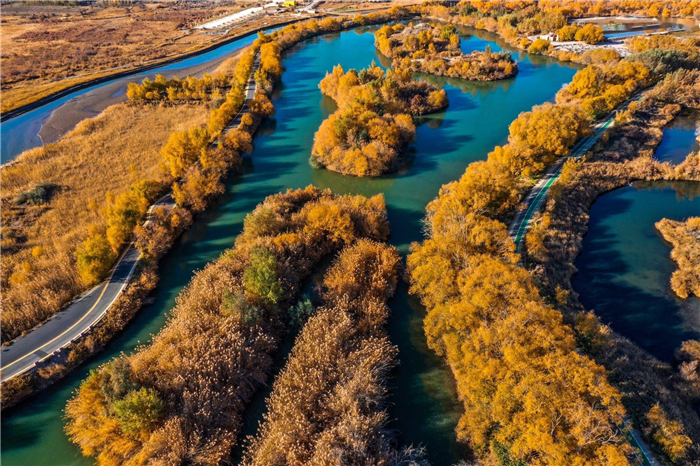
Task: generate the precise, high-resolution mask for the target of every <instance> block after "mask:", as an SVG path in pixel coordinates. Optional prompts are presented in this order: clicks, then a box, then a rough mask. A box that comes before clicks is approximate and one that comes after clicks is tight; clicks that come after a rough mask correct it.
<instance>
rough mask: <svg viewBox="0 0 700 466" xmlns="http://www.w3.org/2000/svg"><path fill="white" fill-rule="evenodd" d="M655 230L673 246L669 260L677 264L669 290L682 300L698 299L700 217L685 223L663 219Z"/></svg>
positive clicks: (699, 295)
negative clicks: (692, 296) (695, 297)
mask: <svg viewBox="0 0 700 466" xmlns="http://www.w3.org/2000/svg"><path fill="white" fill-rule="evenodd" d="M656 229H657V230H659V232H661V235H662V236H663V238H664V239H665V240H666V241H668V242H669V243H670V244H671V245H672V246H673V250H672V251H671V258H672V259H673V260H674V261H675V262H676V263H677V264H678V270H676V271H675V272H673V275H672V276H671V288H673V291H675V292H676V294H677V295H678V296H680V297H681V298H683V299H686V298H688V297H689V296H691V295H695V296H698V297H700V217H692V218H689V219H688V220H686V221H685V222H678V221H675V220H669V219H667V218H665V219H663V220H661V221H659V222H657V223H656Z"/></svg>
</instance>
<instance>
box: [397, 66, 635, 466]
mask: <svg viewBox="0 0 700 466" xmlns="http://www.w3.org/2000/svg"><path fill="white" fill-rule="evenodd" d="M579 73H583V71H580V72H579ZM590 118H591V115H590V114H589V113H587V112H586V111H585V110H584V109H582V108H581V107H580V106H579V105H573V104H562V103H557V104H544V105H541V106H537V107H534V108H533V110H532V111H531V112H525V113H522V114H520V115H519V116H518V118H517V119H516V120H515V121H514V122H513V123H512V124H511V126H510V129H509V137H508V144H506V145H505V146H502V147H496V148H495V150H494V151H493V152H491V153H490V154H489V156H488V159H487V160H486V161H483V162H475V163H472V164H470V165H469V167H468V168H467V170H466V171H465V173H464V175H463V176H462V177H461V178H460V179H459V180H458V181H455V182H452V183H449V184H447V185H445V186H443V187H442V189H441V190H440V194H439V196H438V197H437V198H436V199H435V200H434V201H432V202H431V203H430V204H429V205H428V207H427V209H426V211H427V216H426V227H427V238H426V239H425V240H424V241H423V242H422V243H415V244H413V245H412V247H411V254H410V255H409V257H408V269H409V277H410V282H411V292H412V293H414V294H416V295H418V296H419V297H420V299H421V301H422V302H423V304H424V305H425V306H426V308H427V311H428V313H427V315H426V318H425V320H424V328H425V333H426V336H427V338H428V345H429V346H430V347H431V348H432V349H433V350H434V351H436V353H437V354H439V355H441V356H443V357H444V358H446V360H447V362H448V365H449V367H450V368H451V369H452V372H453V374H454V376H455V379H456V381H457V391H458V393H459V396H460V399H461V400H462V402H463V403H464V407H465V412H464V414H463V416H462V418H461V419H460V421H459V424H458V427H457V435H458V438H459V439H460V440H462V441H465V442H467V443H469V444H470V445H471V446H472V447H473V448H474V450H475V451H476V453H477V454H478V455H479V456H480V457H482V458H484V459H488V458H490V459H491V460H492V461H495V462H497V464H499V463H500V464H529V463H536V464H542V465H560V464H577V463H581V464H584V463H590V464H600V465H622V464H630V463H629V461H628V455H629V454H630V448H629V446H628V445H627V444H626V442H625V440H624V438H623V436H622V434H621V432H620V430H619V429H618V426H619V425H620V424H621V423H622V419H623V416H624V413H625V409H624V407H623V406H622V403H621V400H620V394H619V393H618V391H617V390H616V389H615V388H614V387H612V386H611V385H610V383H609V382H608V379H607V374H606V371H605V369H604V368H603V367H602V366H600V365H598V364H596V363H595V362H594V361H593V360H592V359H591V358H589V357H588V356H586V355H584V354H582V352H580V351H579V349H578V340H577V335H576V333H575V332H574V331H572V329H571V328H570V327H569V326H568V325H566V324H565V323H564V320H563V318H562V315H561V313H560V312H558V311H557V310H556V309H555V308H554V307H553V306H552V304H551V303H550V302H548V301H546V300H545V299H544V298H543V297H542V296H541V295H540V292H539V290H538V289H537V287H536V286H535V283H534V281H533V279H532V277H531V275H530V274H529V273H528V272H527V271H526V270H524V269H522V268H520V267H519V266H518V260H519V257H518V256H517V255H516V254H514V250H515V245H514V243H513V242H512V240H511V239H510V237H509V235H508V232H507V226H506V222H507V221H508V220H509V219H510V218H511V217H512V215H513V213H514V211H515V209H516V207H517V206H518V204H519V203H520V201H521V199H522V196H523V194H524V192H526V190H527V189H529V187H530V186H531V183H532V182H531V181H530V180H531V179H532V178H533V177H535V176H537V175H538V174H540V173H542V172H543V171H544V170H545V169H546V168H547V167H548V166H549V165H551V164H552V163H553V162H555V161H556V160H557V159H558V158H559V157H562V156H565V155H567V154H568V153H569V150H570V149H571V147H572V146H573V145H574V144H575V142H576V141H577V140H578V139H579V138H580V137H582V136H584V135H586V134H588V132H589V131H590Z"/></svg>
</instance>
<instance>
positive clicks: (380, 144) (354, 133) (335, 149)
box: [311, 63, 448, 176]
mask: <svg viewBox="0 0 700 466" xmlns="http://www.w3.org/2000/svg"><path fill="white" fill-rule="evenodd" d="M319 87H320V88H321V92H322V93H323V94H324V95H326V96H328V97H330V98H332V99H333V100H335V101H336V103H337V104H338V110H336V111H335V112H334V113H333V114H332V115H331V116H329V117H328V118H327V119H326V120H325V121H324V122H323V123H321V127H320V128H319V129H318V131H317V132H316V135H315V136H314V145H313V148H312V151H311V164H312V165H313V166H315V167H317V168H327V169H328V170H331V171H335V172H339V173H342V174H343V175H353V176H380V175H383V174H385V173H390V172H393V171H396V170H398V169H399V168H401V166H402V162H403V157H402V156H403V153H404V151H405V149H406V147H407V146H408V145H409V144H410V143H411V142H412V141H413V139H414V138H415V135H416V127H415V123H414V121H413V115H424V114H427V113H432V112H436V111H438V110H442V109H444V108H445V107H447V105H448V100H447V94H446V93H445V91H444V90H443V89H439V88H437V87H435V86H433V85H431V84H428V83H426V82H422V81H415V80H413V79H411V72H410V71H408V70H405V69H398V70H392V69H389V70H387V71H384V70H383V69H382V68H380V67H379V66H376V64H374V63H372V65H371V66H370V67H369V68H367V69H364V70H361V71H357V70H354V69H351V70H348V71H347V72H345V71H344V70H343V68H342V67H341V66H340V65H338V66H336V67H335V68H334V69H333V72H332V73H328V74H327V75H326V77H325V78H323V80H322V81H321V83H320V84H319Z"/></svg>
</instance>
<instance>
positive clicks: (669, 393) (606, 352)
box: [524, 85, 700, 464]
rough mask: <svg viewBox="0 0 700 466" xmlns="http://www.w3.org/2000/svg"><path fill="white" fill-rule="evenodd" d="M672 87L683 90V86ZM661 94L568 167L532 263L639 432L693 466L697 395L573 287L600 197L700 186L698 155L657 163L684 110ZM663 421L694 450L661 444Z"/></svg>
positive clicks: (539, 228) (534, 241) (529, 257)
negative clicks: (645, 183)
mask: <svg viewBox="0 0 700 466" xmlns="http://www.w3.org/2000/svg"><path fill="white" fill-rule="evenodd" d="M672 87H674V88H675V89H677V88H678V85H675V86H672ZM655 95H656V90H654V89H652V90H650V91H647V92H646V96H645V97H644V98H643V99H642V100H640V101H639V102H638V103H637V104H635V105H633V106H631V109H630V110H629V111H628V112H625V113H624V114H623V115H621V116H620V117H618V126H616V127H615V128H613V129H612V131H610V133H609V135H607V136H606V137H604V138H602V139H601V141H600V142H599V143H598V144H597V145H596V146H595V147H594V148H593V150H592V151H591V152H590V153H589V154H588V155H587V156H586V157H585V159H584V160H583V161H580V162H575V163H572V164H571V165H570V166H569V167H568V168H567V172H566V174H565V175H564V176H562V178H561V179H560V182H559V183H557V184H558V186H555V189H554V190H553V191H554V193H553V196H552V198H550V200H549V201H548V204H547V208H546V210H545V212H544V213H543V215H542V216H541V217H540V219H539V220H538V221H537V222H536V224H535V226H534V228H533V231H532V232H531V234H530V235H528V238H527V242H526V247H527V251H526V255H525V256H524V258H525V261H526V263H527V266H528V268H529V269H530V270H532V272H533V274H534V275H535V277H536V278H537V281H538V283H539V284H540V287H541V289H542V291H543V293H544V294H545V295H547V296H549V298H550V299H552V300H553V301H555V302H557V303H558V305H559V306H560V307H561V309H562V310H563V312H564V316H565V318H566V319H567V321H569V323H570V325H572V326H573V328H575V329H576V331H577V335H578V336H577V338H578V339H579V340H580V341H581V342H582V344H583V345H584V346H583V347H584V349H585V350H586V352H587V353H589V354H591V355H592V356H593V357H594V358H595V360H596V361H597V362H598V363H599V364H601V365H603V366H604V367H605V368H606V369H607V370H608V371H609V372H610V377H611V379H610V380H611V381H612V382H613V383H614V385H615V386H616V388H617V389H618V390H619V391H620V393H621V394H622V397H623V398H622V399H623V404H624V406H625V408H626V410H627V412H628V413H629V415H630V417H631V418H632V421H633V423H634V425H635V427H637V428H639V429H640V430H641V431H642V433H643V434H644V436H645V438H646V439H647V440H648V441H649V442H650V443H651V444H652V446H653V447H654V448H655V450H656V452H657V453H660V454H661V455H663V456H667V457H674V456H675V457H676V458H675V460H676V461H678V463H676V464H693V461H696V460H697V458H698V457H699V456H698V455H700V451H699V450H698V449H697V447H696V445H697V443H698V440H699V439H700V419H698V415H697V413H696V411H695V410H694V408H693V406H694V403H695V402H696V401H697V399H696V395H695V391H696V389H695V388H693V387H692V386H691V385H690V384H688V383H687V382H685V381H683V380H682V379H680V378H678V377H676V376H675V374H674V370H673V369H672V367H671V366H670V365H668V364H664V363H661V362H660V361H659V360H657V359H655V358H654V357H652V356H651V355H649V354H648V353H646V352H645V351H643V350H642V349H641V348H640V347H639V346H637V345H636V344H635V343H633V342H632V341H630V340H629V339H627V338H624V337H622V336H621V335H619V334H617V333H615V332H614V331H613V330H612V329H611V328H609V327H608V326H607V325H604V324H603V323H602V322H601V321H600V319H599V318H598V317H597V316H596V315H595V314H593V313H589V312H587V310H586V309H585V308H584V307H583V306H582V304H581V302H580V300H579V298H578V296H577V295H576V293H575V292H574V290H573V288H572V285H571V280H572V277H573V275H574V273H575V272H576V269H575V267H574V265H573V264H574V260H575V259H576V257H577V256H578V254H579V253H580V251H581V245H582V239H583V237H584V235H585V233H586V231H587V227H588V221H589V213H588V212H589V209H590V207H591V205H592V204H593V202H594V201H595V200H596V199H597V198H598V197H599V196H601V195H602V194H604V193H607V192H610V191H612V190H615V189H617V188H620V187H623V186H627V185H628V184H629V183H631V182H632V181H634V180H693V181H700V167H699V166H698V165H700V157H698V156H697V155H695V156H691V157H688V159H687V160H686V161H685V162H684V163H683V164H681V165H678V166H671V165H669V164H666V163H660V162H659V161H656V160H654V159H653V153H654V151H655V149H656V147H657V146H658V145H659V143H660V141H661V137H662V134H663V132H662V130H661V128H663V127H665V126H667V125H668V124H669V123H670V122H671V121H672V120H673V118H674V117H675V115H677V114H678V113H679V111H680V109H681V107H680V106H679V105H677V104H668V103H664V101H657V100H655V99H654V96H655ZM666 101H667V100H666ZM657 404H658V405H659V406H660V409H661V410H662V414H663V416H662V417H661V418H659V417H658V416H651V415H650V414H649V413H650V410H651V409H652V408H653V407H654V406H655V405H657ZM664 419H665V421H664ZM663 422H676V423H679V425H680V426H681V427H680V433H679V434H678V435H679V437H678V438H673V439H672V438H669V439H668V442H676V441H680V440H678V439H680V438H681V437H680V436H681V435H686V436H688V437H689V438H690V439H692V441H693V443H694V444H693V445H691V446H688V447H683V449H684V453H683V455H682V457H680V456H678V455H677V452H676V454H674V453H671V452H670V450H669V445H670V444H669V443H663V444H662V443H659V441H658V439H659V438H660V437H657V436H656V432H657V431H658V430H659V429H663V428H665V427H664V424H663ZM661 438H665V437H661Z"/></svg>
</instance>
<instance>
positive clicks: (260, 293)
mask: <svg viewBox="0 0 700 466" xmlns="http://www.w3.org/2000/svg"><path fill="white" fill-rule="evenodd" d="M243 284H244V286H245V293H246V296H248V298H249V299H252V300H253V301H256V302H259V303H260V304H262V305H264V306H274V305H275V304H277V303H278V302H279V300H280V299H281V298H282V285H280V281H279V277H278V275H277V257H275V253H274V252H273V251H272V250H271V249H269V248H266V247H263V246H256V247H254V248H253V250H252V251H251V253H250V266H248V268H246V269H245V273H244V274H243Z"/></svg>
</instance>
